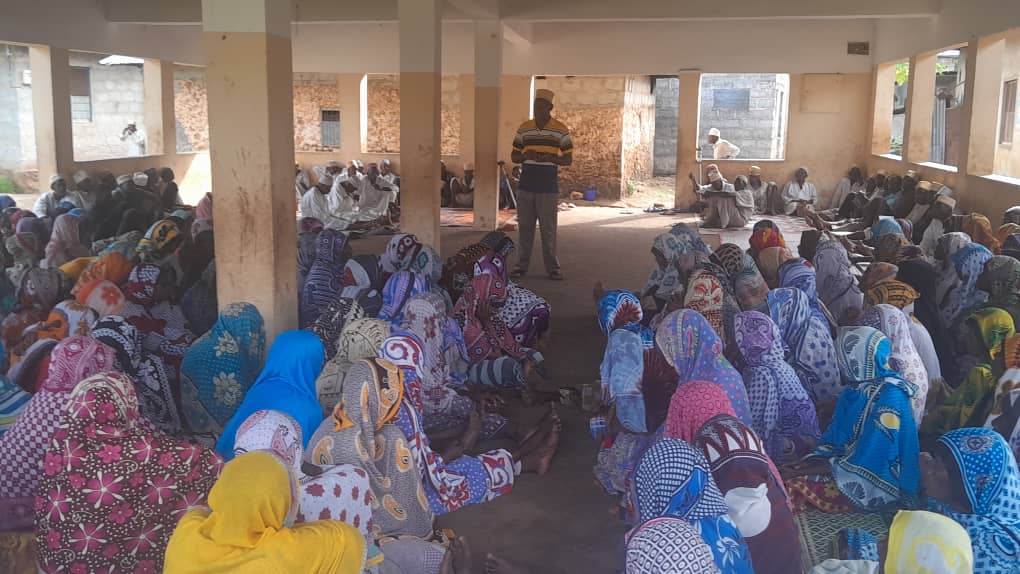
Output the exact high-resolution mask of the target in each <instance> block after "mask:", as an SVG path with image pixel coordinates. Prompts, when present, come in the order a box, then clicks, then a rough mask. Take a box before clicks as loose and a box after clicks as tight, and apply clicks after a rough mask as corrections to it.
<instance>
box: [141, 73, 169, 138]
mask: <svg viewBox="0 0 1020 574" xmlns="http://www.w3.org/2000/svg"><path fill="white" fill-rule="evenodd" d="M142 83H143V87H144V92H145V99H144V114H143V116H142V117H143V119H144V122H145V125H144V127H145V155H163V154H173V153H176V151H177V138H176V135H177V126H176V125H174V64H173V62H169V61H164V60H154V59H151V58H146V59H145V63H144V64H143V65H142Z"/></svg>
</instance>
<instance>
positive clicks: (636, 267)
mask: <svg viewBox="0 0 1020 574" xmlns="http://www.w3.org/2000/svg"><path fill="white" fill-rule="evenodd" d="M687 220H688V221H691V219H690V217H689V216H688V219H687ZM679 221H683V219H681V217H680V216H662V215H656V214H646V213H642V212H641V211H640V210H637V209H613V208H604V207H578V208H576V209H574V210H571V211H566V212H560V217H559V232H558V236H559V257H560V263H561V265H562V266H563V271H564V273H565V274H566V275H567V280H566V281H563V282H554V281H551V280H549V279H547V278H546V277H545V274H544V272H543V271H544V270H543V269H542V266H541V253H540V251H539V245H536V246H535V253H534V254H533V256H532V267H531V276H529V277H525V278H524V279H523V280H522V281H521V284H523V285H525V286H527V287H528V288H529V289H532V290H534V291H535V292H536V293H538V294H539V295H541V296H542V297H544V298H545V299H546V300H547V301H548V302H549V303H550V305H551V306H552V317H553V322H552V338H551V340H550V344H549V347H548V349H547V352H546V354H545V355H546V359H547V363H548V368H549V371H550V380H551V382H552V383H554V384H556V385H559V386H568V385H570V386H577V385H581V384H585V383H590V382H593V381H594V380H595V379H596V378H597V377H598V368H599V363H600V362H601V360H602V352H603V349H604V345H605V340H604V339H605V338H604V337H603V335H602V333H601V331H599V328H598V324H597V323H596V320H595V304H594V302H593V300H592V286H593V284H594V283H595V282H596V281H602V282H603V284H604V285H605V287H606V288H607V289H612V288H621V289H631V290H634V289H640V288H641V287H642V286H643V285H644V283H645V279H646V278H647V277H648V272H649V271H650V270H651V267H652V265H654V260H653V259H652V255H651V253H650V252H649V250H650V249H651V245H652V239H654V237H655V236H656V235H657V234H659V233H663V232H665V231H667V230H668V229H669V226H671V225H672V224H674V223H677V222H679ZM482 235H483V233H480V232H477V231H473V230H470V229H459V228H444V229H443V232H442V255H443V257H444V258H445V257H449V256H450V255H452V254H453V253H456V251H457V250H458V249H460V248H461V247H462V246H464V245H468V244H471V243H474V242H475V241H477V240H478V239H479V238H480V237H481V236H482ZM510 235H511V236H512V237H513V238H514V240H517V232H511V233H510ZM536 235H537V234H536ZM388 240H389V238H388V237H371V238H366V239H362V240H358V241H355V242H354V243H353V245H354V251H355V253H381V252H382V249H383V247H384V245H385V243H386V241H388ZM537 241H538V239H537V236H536V242H537ZM536 263H537V265H536ZM559 411H560V413H561V415H562V418H563V421H564V428H563V433H562V438H561V440H560V448H559V452H558V453H557V457H556V459H555V461H554V462H553V466H552V470H551V471H550V472H549V473H548V474H546V475H544V476H542V477H539V476H536V475H523V476H521V477H519V478H518V480H517V483H516V484H515V485H514V490H513V492H511V493H510V494H509V495H507V496H503V497H501V498H499V499H497V500H495V501H493V502H490V503H487V504H481V505H476V506H472V507H469V508H464V509H461V510H459V511H457V512H455V513H453V514H450V515H447V516H444V517H442V518H440V520H439V525H440V526H441V527H443V528H451V529H453V530H455V531H456V532H457V534H458V535H461V536H465V537H466V538H467V539H468V542H469V544H470V545H471V549H472V552H473V554H474V557H475V568H474V571H475V572H482V566H483V565H484V557H485V554H486V553H488V552H492V553H495V554H497V555H500V556H502V557H505V558H507V559H509V560H511V561H513V562H514V563H515V564H518V565H520V566H522V567H524V568H526V569H527V571H529V572H532V573H534V574H554V573H560V572H562V573H568V572H569V573H577V572H585V573H590V574H602V573H607V574H608V573H617V572H620V571H622V569H623V547H624V545H623V536H624V533H625V532H626V529H625V528H624V527H623V525H622V524H621V522H620V521H619V520H618V519H617V518H616V517H615V516H613V515H611V514H610V511H611V509H612V508H613V507H614V505H615V500H614V498H613V497H610V496H608V495H606V494H605V493H604V492H603V491H602V489H601V488H600V487H599V486H597V485H596V484H595V482H594V479H593V477H592V472H591V470H592V466H593V465H594V462H595V454H596V452H597V443H595V442H594V441H593V440H592V439H591V438H590V436H589V434H588V417H587V416H585V415H584V413H582V412H581V411H580V410H579V409H572V408H567V407H563V408H560V409H559Z"/></svg>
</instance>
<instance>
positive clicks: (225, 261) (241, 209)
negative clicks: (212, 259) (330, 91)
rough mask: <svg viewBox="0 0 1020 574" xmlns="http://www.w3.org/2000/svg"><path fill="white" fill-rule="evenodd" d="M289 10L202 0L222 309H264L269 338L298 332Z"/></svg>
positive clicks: (267, 2) (280, 0) (274, 1)
mask: <svg viewBox="0 0 1020 574" xmlns="http://www.w3.org/2000/svg"><path fill="white" fill-rule="evenodd" d="M290 9H291V3H290V1H289V0H203V2H202V24H203V28H204V36H205V38H204V39H205V54H206V57H207V58H208V65H207V67H206V81H207V83H208V91H209V96H208V97H209V159H210V163H211V165H212V189H213V190H214V192H213V194H214V195H213V206H214V207H213V213H214V216H215V217H214V219H215V221H216V225H215V226H214V228H213V232H214V233H215V237H216V280H217V285H216V292H217V295H218V298H219V305H220V307H221V308H222V307H224V306H226V305H227V304H229V303H234V302H238V301H247V302H250V303H253V304H254V305H255V306H256V307H258V309H259V311H260V312H261V313H262V317H263V318H264V319H265V322H266V334H267V335H268V336H269V339H270V340H272V339H273V338H274V337H275V336H276V335H277V334H279V333H280V332H282V331H285V330H287V329H293V328H296V327H297V308H298V299H297V298H298V293H297V239H296V238H297V230H296V222H295V212H296V209H297V206H296V205H295V203H294V121H293V95H292V83H293V76H292V73H291V72H292V68H291V61H292V59H291V41H290Z"/></svg>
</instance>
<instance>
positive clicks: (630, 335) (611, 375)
mask: <svg viewBox="0 0 1020 574" xmlns="http://www.w3.org/2000/svg"><path fill="white" fill-rule="evenodd" d="M644 368H645V357H644V345H643V344H642V342H641V336H640V335H638V334H637V333H634V332H633V331H628V330H627V329H617V330H615V331H613V332H612V333H611V334H610V335H609V341H608V342H607V343H606V352H605V355H603V357H602V365H601V366H600V367H599V373H600V374H601V376H602V383H603V384H605V385H608V386H609V394H610V396H611V398H612V400H613V403H614V404H615V405H616V418H617V419H619V421H620V423H621V424H623V426H624V427H626V428H627V430H629V431H631V432H648V429H647V426H646V423H645V398H644V395H643V394H642V393H641V379H642V377H643V376H644Z"/></svg>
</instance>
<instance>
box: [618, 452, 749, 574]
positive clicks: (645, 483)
mask: <svg viewBox="0 0 1020 574" xmlns="http://www.w3.org/2000/svg"><path fill="white" fill-rule="evenodd" d="M632 499H633V503H634V506H635V508H634V510H636V514H637V518H638V523H639V524H640V523H643V522H647V521H649V520H652V519H655V518H659V517H661V516H669V517H674V518H682V519H684V520H686V521H687V522H689V523H690V524H691V525H692V526H694V528H695V530H698V531H699V532H700V533H701V537H702V538H703V539H704V540H705V542H706V543H707V544H708V546H709V547H710V548H711V549H712V554H713V555H714V558H715V563H716V566H718V567H719V570H720V572H722V573H723V574H730V573H741V574H743V573H747V574H751V573H753V572H754V569H753V568H752V567H751V555H750V553H749V552H748V549H747V542H746V541H745V540H744V537H743V535H742V534H740V530H738V529H737V526H736V525H735V524H734V523H733V521H732V520H730V517H729V516H728V512H729V508H728V507H727V506H726V501H725V499H724V498H723V495H722V492H720V491H719V487H718V486H716V484H715V481H714V480H713V479H712V473H711V470H710V468H709V466H708V461H706V460H705V455H704V454H702V452H701V450H699V449H697V448H695V447H694V446H691V445H690V444H688V443H686V442H684V441H682V440H680V439H669V438H664V439H662V440H660V441H659V442H657V443H655V444H654V445H652V446H651V447H650V448H649V449H648V450H647V451H645V454H644V455H643V456H642V457H641V462H639V463H638V466H637V469H636V470H635V471H634V480H633V493H632Z"/></svg>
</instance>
